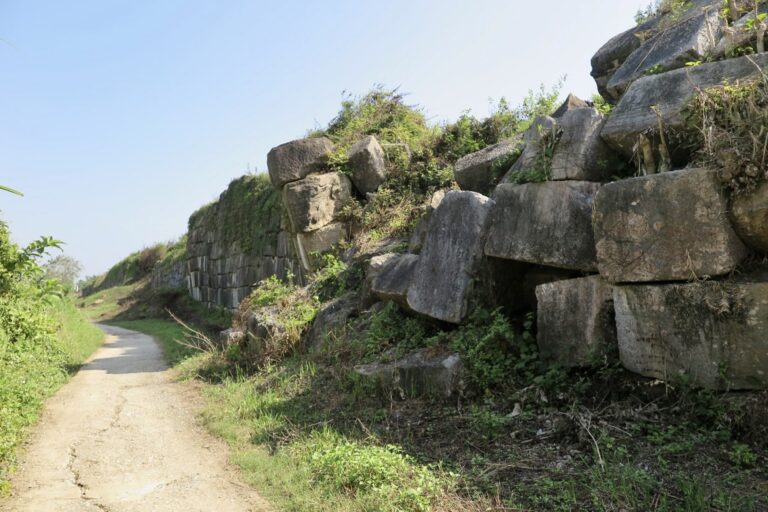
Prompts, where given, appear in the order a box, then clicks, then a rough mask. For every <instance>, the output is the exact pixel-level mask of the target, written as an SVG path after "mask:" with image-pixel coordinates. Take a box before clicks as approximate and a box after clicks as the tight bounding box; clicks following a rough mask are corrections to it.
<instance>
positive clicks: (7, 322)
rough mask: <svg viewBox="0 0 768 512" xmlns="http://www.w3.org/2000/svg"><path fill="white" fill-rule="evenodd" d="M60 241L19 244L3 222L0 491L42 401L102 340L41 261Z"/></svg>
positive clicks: (0, 239) (0, 258) (0, 234)
mask: <svg viewBox="0 0 768 512" xmlns="http://www.w3.org/2000/svg"><path fill="white" fill-rule="evenodd" d="M58 246H59V242H58V241H56V240H54V239H52V238H50V237H44V238H42V239H40V240H38V241H37V242H33V243H32V244H30V245H29V246H27V247H25V248H20V247H18V246H17V245H15V244H14V243H12V242H11V240H10V235H9V232H8V228H7V226H6V225H5V224H3V223H1V222H0V496H2V495H3V494H5V493H7V492H8V490H9V489H8V477H9V475H10V473H11V472H12V470H13V465H14V462H15V456H16V451H17V448H18V447H19V445H20V443H21V441H22V440H23V438H24V435H25V432H26V429H27V427H29V426H30V425H32V424H33V423H34V422H35V421H36V420H37V415H38V413H39V412H40V409H41V408H42V405H43V401H44V400H45V399H46V398H47V397H48V396H50V395H51V394H52V393H53V392H54V391H55V390H56V389H58V387H59V386H61V384H63V383H64V382H65V381H66V380H67V378H68V376H69V375H70V374H71V373H72V372H73V371H74V370H76V369H77V367H78V365H79V364H80V363H81V362H82V361H83V360H85V359H86V358H87V357H88V355H89V354H90V353H91V352H93V350H94V349H95V348H96V347H97V346H98V345H99V344H101V342H102V340H103V335H102V333H101V331H100V330H98V329H97V328H96V327H94V326H92V325H91V324H89V323H88V322H86V321H85V319H84V318H83V317H82V316H81V315H80V313H79V312H78V311H77V310H76V309H75V307H74V305H73V304H72V302H71V301H70V300H69V298H68V297H67V296H66V295H65V289H64V288H63V287H62V285H61V284H60V283H59V282H58V281H52V280H48V279H46V277H45V272H44V270H43V269H42V268H41V267H40V266H39V261H40V259H41V258H42V257H43V256H44V255H45V254H46V253H47V251H48V249H50V248H54V247H58Z"/></svg>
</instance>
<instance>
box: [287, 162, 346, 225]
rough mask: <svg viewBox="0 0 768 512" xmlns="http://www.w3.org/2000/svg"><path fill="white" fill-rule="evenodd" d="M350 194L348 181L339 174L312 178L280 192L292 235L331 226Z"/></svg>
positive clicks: (288, 186)
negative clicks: (291, 227) (289, 220)
mask: <svg viewBox="0 0 768 512" xmlns="http://www.w3.org/2000/svg"><path fill="white" fill-rule="evenodd" d="M351 194H352V185H351V183H350V182H349V178H347V177H346V176H343V175H341V174H338V173H335V172H334V173H328V174H311V175H309V176H307V177H306V178H304V179H302V180H299V181H294V182H293V183H289V184H287V185H286V186H285V188H283V205H284V206H285V209H286V211H287V212H288V217H289V218H290V219H291V225H292V226H293V231H294V232H295V233H306V232H309V231H314V230H316V229H319V228H322V227H323V226H326V225H328V224H330V223H331V222H332V221H333V220H334V217H335V216H336V214H337V213H339V211H341V208H342V207H343V206H344V204H345V203H346V202H347V201H348V200H349V198H350V197H351Z"/></svg>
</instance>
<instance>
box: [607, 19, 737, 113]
mask: <svg viewBox="0 0 768 512" xmlns="http://www.w3.org/2000/svg"><path fill="white" fill-rule="evenodd" d="M723 24H724V20H723V18H722V17H721V16H720V12H719V10H718V9H717V8H712V9H704V10H701V11H700V12H699V13H698V14H696V15H695V16H692V17H689V18H687V19H685V20H683V21H680V22H679V23H676V24H675V25H672V26H671V27H667V28H664V29H663V30H661V31H659V32H658V33H657V34H656V35H654V36H653V37H651V38H650V39H648V40H647V41H645V42H644V43H643V45H642V46H640V47H639V48H638V49H636V50H635V51H633V52H632V54H631V55H630V56H629V57H627V59H626V60H625V61H624V62H623V63H622V65H621V66H620V67H619V69H618V70H616V72H615V73H614V74H613V76H612V77H611V79H610V80H609V81H608V86H607V88H608V92H609V94H610V95H611V96H612V97H613V98H619V97H621V96H622V95H623V94H624V92H626V90H627V88H628V87H629V85H630V84H631V83H632V82H634V81H635V80H637V79H638V78H641V77H643V76H645V75H647V74H649V73H662V72H666V71H670V70H673V69H679V68H682V67H685V65H686V63H687V62H691V61H700V60H703V59H704V56H705V55H706V54H707V53H708V52H709V51H711V50H713V49H714V47H715V45H716V44H717V41H718V40H719V39H720V36H721V34H722V30H723Z"/></svg>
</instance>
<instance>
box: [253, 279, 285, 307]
mask: <svg viewBox="0 0 768 512" xmlns="http://www.w3.org/2000/svg"><path fill="white" fill-rule="evenodd" d="M295 289H296V288H295V287H294V286H293V285H290V284H288V283H284V282H283V281H281V280H280V279H278V277H277V276H269V277H268V278H266V279H263V280H262V281H261V282H260V283H259V286H257V287H256V288H255V289H254V290H253V292H251V297H250V301H251V305H253V306H254V307H264V306H274V305H277V304H278V303H280V302H281V301H283V300H285V299H287V298H288V296H289V295H291V293H293V292H294V291H295Z"/></svg>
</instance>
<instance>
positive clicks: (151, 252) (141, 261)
mask: <svg viewBox="0 0 768 512" xmlns="http://www.w3.org/2000/svg"><path fill="white" fill-rule="evenodd" d="M165 252H166V248H165V246H164V245H160V244H158V245H154V246H152V247H147V248H146V249H142V250H141V252H139V255H138V256H137V258H136V264H137V265H138V266H139V271H140V272H141V273H142V274H143V275H146V274H149V273H150V272H152V269H153V268H155V265H156V264H157V263H158V262H159V261H160V260H162V259H163V257H165Z"/></svg>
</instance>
